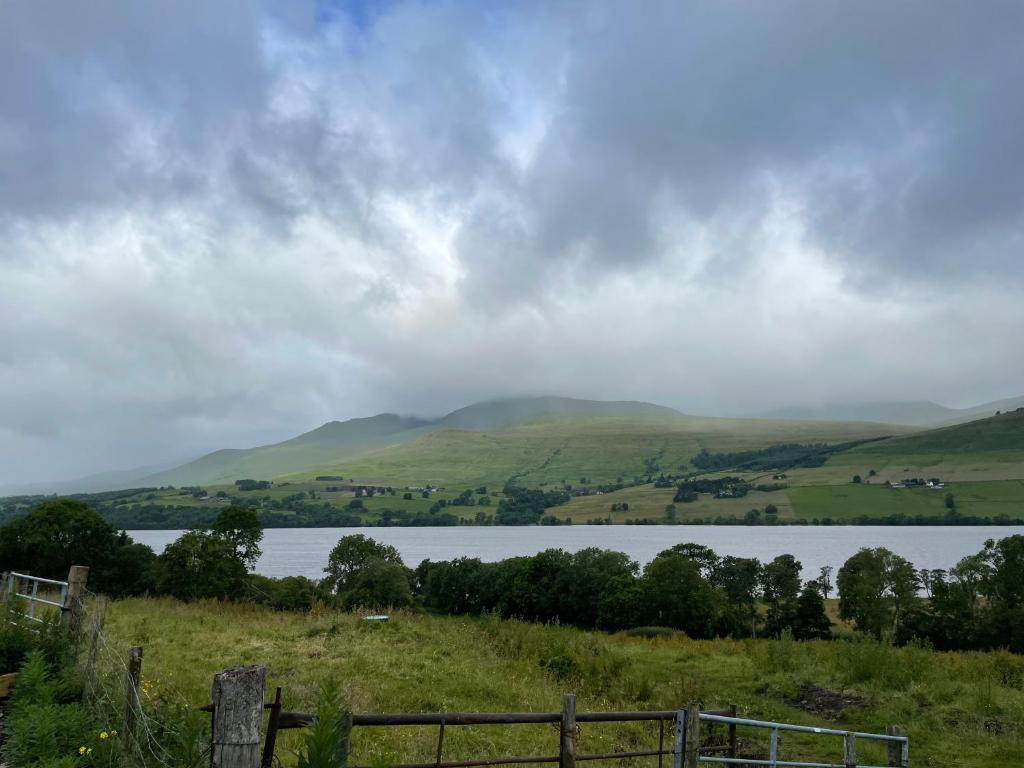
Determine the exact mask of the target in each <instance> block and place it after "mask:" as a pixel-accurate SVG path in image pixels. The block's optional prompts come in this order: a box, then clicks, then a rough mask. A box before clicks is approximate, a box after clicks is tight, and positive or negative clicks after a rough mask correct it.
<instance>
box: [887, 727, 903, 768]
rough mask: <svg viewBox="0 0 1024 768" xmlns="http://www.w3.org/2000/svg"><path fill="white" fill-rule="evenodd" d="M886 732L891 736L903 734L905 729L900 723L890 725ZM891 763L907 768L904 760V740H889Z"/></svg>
mask: <svg viewBox="0 0 1024 768" xmlns="http://www.w3.org/2000/svg"><path fill="white" fill-rule="evenodd" d="M885 732H886V733H887V734H888V735H890V736H902V735H903V729H902V728H900V727H899V726H898V725H890V726H889V727H888V728H886V729H885ZM889 765H890V766H892V767H893V768H906V765H907V764H906V763H905V762H904V761H903V742H902V741H890V742H889Z"/></svg>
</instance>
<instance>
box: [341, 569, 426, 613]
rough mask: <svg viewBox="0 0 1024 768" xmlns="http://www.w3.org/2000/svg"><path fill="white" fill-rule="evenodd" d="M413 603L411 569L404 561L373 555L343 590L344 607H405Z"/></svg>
mask: <svg viewBox="0 0 1024 768" xmlns="http://www.w3.org/2000/svg"><path fill="white" fill-rule="evenodd" d="M411 603H412V591H411V590H410V588H409V569H408V568H406V567H405V566H404V565H402V563H401V562H397V563H396V562H393V561H390V560H382V559H380V558H373V559H371V560H368V561H367V562H366V563H365V564H364V565H363V566H362V567H361V568H359V570H357V571H356V572H355V573H354V574H353V576H352V578H351V579H350V580H349V582H348V586H347V588H346V589H345V591H344V592H343V593H342V604H343V606H344V607H345V608H347V609H349V610H351V609H352V608H357V607H359V608H371V609H374V610H381V609H384V608H403V607H405V606H407V605H409V604H411Z"/></svg>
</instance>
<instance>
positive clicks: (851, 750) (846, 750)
mask: <svg viewBox="0 0 1024 768" xmlns="http://www.w3.org/2000/svg"><path fill="white" fill-rule="evenodd" d="M843 763H844V764H845V765H846V768H857V737H856V736H854V735H853V734H852V733H848V734H846V736H844V737H843Z"/></svg>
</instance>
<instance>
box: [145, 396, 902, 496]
mask: <svg viewBox="0 0 1024 768" xmlns="http://www.w3.org/2000/svg"><path fill="white" fill-rule="evenodd" d="M899 432H900V428H898V427H897V428H893V427H889V426H884V425H880V424H860V423H827V422H800V421H789V422H785V421H766V420H758V419H716V418H708V417H694V416H687V415H684V414H682V413H680V412H679V411H676V410H673V409H672V408H666V407H664V406H659V405H653V404H650V403H641V402H629V401H620V402H604V401H595V400H573V399H569V398H558V397H529V398H515V399H508V400H497V401H492V402H486V403H477V404H475V405H470V406H467V407H465V408H461V409H459V410H456V411H453V412H451V413H449V414H448V415H446V416H444V417H442V418H440V419H437V420H433V421H426V420H421V419H413V418H405V417H398V416H394V415H390V414H382V415H379V416H374V417H371V418H368V419H352V420H349V421H345V422H330V423H328V424H325V425H323V426H322V427H320V428H318V429H315V430H313V431H311V432H307V433H305V434H303V435H299V436H298V437H296V438H293V439H291V440H287V441H284V442H282V443H278V444H276V445H269V446H262V447H258V448H250V449H246V450H222V451H216V452H214V453H211V454H209V455H207V456H203V457H202V458H200V459H198V460H196V461H194V462H191V463H189V464H186V465H184V466H181V467H178V468H176V469H173V470H170V471H167V472H161V473H159V474H155V475H152V476H151V477H148V478H145V481H144V482H145V484H147V485H157V486H159V485H207V484H218V483H231V482H233V481H234V480H237V479H242V478H254V479H271V478H279V477H287V478H288V479H292V480H297V479H308V478H312V477H315V476H317V475H341V476H343V477H346V478H353V477H354V478H356V479H357V480H358V481H359V482H361V483H365V484H389V485H405V484H409V485H421V484H427V483H435V484H438V483H440V484H453V483H480V484H503V483H504V482H506V481H507V480H509V479H513V478H515V479H516V480H517V481H518V482H521V483H524V484H528V485H541V484H545V483H556V482H562V481H563V480H564V481H566V482H579V481H580V478H581V477H587V478H588V479H589V480H590V481H592V482H597V483H603V482H614V481H616V480H617V479H618V478H619V477H620V476H621V477H627V478H632V477H633V476H635V475H646V474H649V473H652V472H653V473H657V472H659V471H666V472H670V471H676V470H678V468H679V467H682V466H686V465H687V464H688V463H689V461H690V459H691V458H692V457H693V456H694V455H695V454H696V453H698V452H700V450H701V449H702V448H708V449H709V450H729V449H731V448H734V447H758V446H764V445H769V444H772V443H776V442H812V441H813V442H818V441H821V442H841V441H845V440H855V439H860V438H864V437H878V436H880V435H890V434H895V433H899Z"/></svg>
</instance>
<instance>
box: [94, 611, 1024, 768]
mask: <svg viewBox="0 0 1024 768" xmlns="http://www.w3.org/2000/svg"><path fill="white" fill-rule="evenodd" d="M107 633H108V635H109V636H110V638H111V639H112V640H113V641H114V642H117V643H121V644H123V645H141V646H143V647H144V649H145V657H144V659H145V661H144V668H143V677H144V678H145V679H146V680H147V681H149V682H148V683H147V690H148V691H149V694H147V695H149V696H153V697H160V696H167V695H171V694H170V693H169V692H171V691H173V692H174V694H173V695H174V696H183V697H184V698H185V700H186V701H188V702H189V703H190V704H193V705H196V706H198V705H201V704H205V703H207V701H208V700H209V696H210V683H211V679H212V675H213V673H214V672H215V671H216V670H217V669H220V668H223V667H226V666H231V665H235V664H249V663H260V664H265V665H266V666H267V668H268V685H269V686H278V685H280V686H282V687H283V688H284V703H285V708H286V709H294V710H300V711H310V710H311V709H313V707H314V705H315V701H316V699H317V694H318V689H319V687H320V686H321V685H322V684H323V683H325V682H326V681H328V680H334V681H337V683H338V684H339V685H340V686H341V687H342V688H343V689H344V691H345V695H346V699H347V701H348V702H349V705H350V707H351V708H352V709H353V711H357V712H388V711H391V712H427V711H556V710H558V709H559V707H560V701H561V695H562V693H566V692H572V693H575V694H576V695H577V697H578V709H579V710H580V711H594V710H612V709H674V708H677V707H681V706H684V705H685V704H687V703H688V702H691V701H699V702H701V703H702V704H704V705H705V706H707V707H717V706H723V705H727V704H730V703H735V704H737V705H738V706H739V708H740V711H741V713H742V714H744V715H748V716H751V717H756V718H765V719H775V720H783V721H788V722H798V723H805V724H808V725H831V726H835V727H840V728H856V729H858V730H866V731H881V730H882V729H884V727H885V726H886V725H888V724H890V723H899V724H900V725H902V726H903V727H904V728H905V730H906V732H907V733H908V734H909V736H910V739H911V752H910V755H911V764H912V765H915V766H945V767H955V768H995V767H996V766H1000V767H1002V766H1008V765H1017V764H1018V763H1019V759H1020V756H1021V755H1022V754H1024V659H1021V658H1019V657H1014V656H1011V655H1009V654H1006V653H936V652H933V651H929V650H925V649H921V648H915V647H911V648H903V649H893V648H889V647H886V646H882V645H878V644H875V643H872V642H864V641H859V642H852V641H836V642H831V643H829V642H817V643H794V642H792V641H790V642H786V641H763V640H760V641H733V640H715V641H693V640H689V639H686V638H685V637H681V636H674V637H666V638H658V639H651V640H645V639H640V638H634V637H627V636H625V635H612V636H609V635H604V634H600V633H591V632H581V631H578V630H573V629H570V628H565V627H555V626H539V625H529V624H523V623H520V622H509V621H499V620H496V619H492V618H483V619H473V618H441V617H430V616H425V615H416V614H410V613H398V614H395V615H393V617H392V621H391V623H389V624H384V625H380V624H370V623H367V622H363V621H361V620H360V618H359V617H358V616H356V615H351V614H341V613H334V612H320V613H312V614H289V613H274V612H271V611H267V610H264V609H261V608H256V607H251V606H245V605H231V604H219V603H218V604H194V605H184V604H181V603H177V602H174V601H169V600H159V601H156V600H146V599H136V600H128V601H120V602H116V603H114V604H112V605H111V606H110V608H109V611H108V620H107ZM834 694H840V695H841V699H840V700H837V699H836V697H835V696H834ZM297 738H298V734H297V733H296V732H294V731H290V732H286V733H285V734H283V738H282V741H281V742H279V756H280V757H281V758H282V760H283V761H284V764H285V765H294V758H293V757H291V750H292V749H294V747H295V745H296V740H297ZM436 738H437V732H436V729H433V728H389V729H369V728H367V729H357V730H356V732H355V735H354V738H353V747H354V754H353V759H354V760H355V761H358V762H374V763H377V762H383V761H398V760H401V761H403V762H415V761H425V762H426V761H432V760H433V759H434V749H435V747H436ZM742 738H743V741H742V744H743V747H744V751H745V753H747V754H748V755H752V754H757V753H760V755H761V756H763V755H764V754H765V749H766V747H765V739H764V737H763V736H757V737H755V736H754V735H753V732H751V733H744V734H742ZM656 743H657V736H656V731H655V729H654V728H653V727H651V726H639V725H584V726H582V730H581V741H580V745H579V750H580V751H581V752H603V751H611V750H613V749H650V748H654V746H655V745H656ZM556 745H557V732H556V731H555V730H554V729H553V728H552V727H550V726H543V725H538V726H505V727H498V726H489V727H472V728H469V727H467V728H449V729H448V730H447V731H446V734H445V757H446V758H449V759H460V758H462V759H469V758H473V757H478V756H494V755H507V754H554V753H556V752H557V750H556ZM782 754H783V755H784V756H786V757H788V758H790V759H804V760H812V759H816V760H829V761H836V760H838V758H839V756H840V748H839V743H838V740H836V739H818V740H814V741H811V740H809V739H807V738H803V737H797V736H789V735H786V736H784V737H783V739H782ZM861 754H862V756H863V757H864V758H867V759H870V760H872V761H874V763H875V764H884V762H885V759H884V756H883V754H882V753H881V751H880V750H878V749H874V750H872V749H871V748H869V747H865V749H864V750H863V751H862V752H861ZM635 764H636V765H646V766H653V765H654V764H655V763H654V761H653V760H647V761H642V760H640V761H636V762H635Z"/></svg>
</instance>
